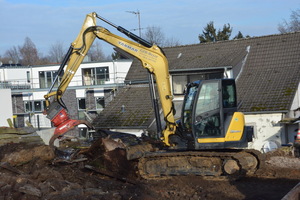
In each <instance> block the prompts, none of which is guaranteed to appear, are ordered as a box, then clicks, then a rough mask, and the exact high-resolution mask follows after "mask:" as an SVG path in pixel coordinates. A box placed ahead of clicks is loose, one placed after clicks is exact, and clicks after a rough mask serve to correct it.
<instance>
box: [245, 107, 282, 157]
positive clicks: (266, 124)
mask: <svg viewBox="0 0 300 200" xmlns="http://www.w3.org/2000/svg"><path fill="white" fill-rule="evenodd" d="M281 119H282V114H281V113H274V114H251V115H245V121H246V125H250V126H254V139H253V142H251V143H249V148H253V149H257V150H260V151H262V150H263V148H264V145H266V143H268V142H272V143H276V144H277V146H278V147H280V146H281V144H282V141H284V137H285V136H284V129H283V126H281V125H280V124H279V123H278V122H279V121H280V120H281Z"/></svg>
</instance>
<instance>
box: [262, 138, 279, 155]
mask: <svg viewBox="0 0 300 200" xmlns="http://www.w3.org/2000/svg"><path fill="white" fill-rule="evenodd" d="M277 148H278V145H277V144H276V142H274V141H266V142H265V143H264V144H263V151H264V153H267V152H269V151H273V150H275V149H277Z"/></svg>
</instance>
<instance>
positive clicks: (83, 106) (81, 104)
mask: <svg viewBox="0 0 300 200" xmlns="http://www.w3.org/2000/svg"><path fill="white" fill-rule="evenodd" d="M77 103H78V110H85V109H86V104H85V98H81V99H77Z"/></svg>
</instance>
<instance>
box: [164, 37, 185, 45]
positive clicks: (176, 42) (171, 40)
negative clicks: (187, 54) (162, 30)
mask: <svg viewBox="0 0 300 200" xmlns="http://www.w3.org/2000/svg"><path fill="white" fill-rule="evenodd" d="M179 45H181V43H180V41H179V40H178V39H176V38H174V37H171V38H168V39H166V41H165V42H164V45H163V46H164V47H176V46H179Z"/></svg>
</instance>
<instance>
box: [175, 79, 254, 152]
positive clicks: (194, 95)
mask: <svg viewBox="0 0 300 200" xmlns="http://www.w3.org/2000/svg"><path fill="white" fill-rule="evenodd" d="M181 116H182V117H181V123H180V126H181V127H180V129H179V130H180V131H181V135H182V136H183V137H185V138H186V141H187V143H186V144H187V147H188V148H189V149H223V148H230V147H244V146H247V143H248V140H247V138H249V137H251V133H249V132H247V131H245V130H248V129H245V121H244V115H243V114H242V113H240V112H237V98H236V86H235V80H234V79H214V80H201V81H196V82H193V83H190V84H188V85H187V89H186V93H185V99H184V103H183V108H182V115H181Z"/></svg>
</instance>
